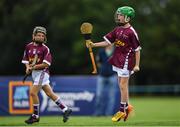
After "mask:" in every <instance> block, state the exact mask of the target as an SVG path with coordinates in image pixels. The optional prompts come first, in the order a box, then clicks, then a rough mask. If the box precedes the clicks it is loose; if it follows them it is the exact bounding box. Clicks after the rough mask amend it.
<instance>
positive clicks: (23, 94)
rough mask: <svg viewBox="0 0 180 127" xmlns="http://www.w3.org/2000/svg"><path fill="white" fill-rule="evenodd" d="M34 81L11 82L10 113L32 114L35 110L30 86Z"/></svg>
mask: <svg viewBox="0 0 180 127" xmlns="http://www.w3.org/2000/svg"><path fill="white" fill-rule="evenodd" d="M31 85H32V82H24V83H23V82H20V81H10V82H9V113H10V114H30V113H32V112H33V107H32V98H31V97H30V91H29V90H30V89H29V88H30V86H31Z"/></svg>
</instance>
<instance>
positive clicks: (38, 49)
mask: <svg viewBox="0 0 180 127" xmlns="http://www.w3.org/2000/svg"><path fill="white" fill-rule="evenodd" d="M35 54H37V55H38V59H37V62H36V64H41V63H43V62H44V63H46V64H48V65H49V66H50V65H51V62H52V57H51V53H50V50H49V48H48V47H47V46H46V45H45V44H42V45H35V44H34V43H33V42H31V43H29V44H27V45H26V47H25V51H24V56H23V59H22V63H24V64H32V62H33V60H34V57H35ZM44 71H46V72H49V70H48V68H45V69H44Z"/></svg>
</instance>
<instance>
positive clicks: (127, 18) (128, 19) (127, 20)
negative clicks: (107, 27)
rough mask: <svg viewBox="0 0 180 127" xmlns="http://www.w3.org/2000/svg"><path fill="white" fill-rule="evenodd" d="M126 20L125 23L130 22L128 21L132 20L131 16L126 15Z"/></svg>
mask: <svg viewBox="0 0 180 127" xmlns="http://www.w3.org/2000/svg"><path fill="white" fill-rule="evenodd" d="M124 21H125V24H126V23H128V22H129V21H130V18H129V17H127V15H125V17H124Z"/></svg>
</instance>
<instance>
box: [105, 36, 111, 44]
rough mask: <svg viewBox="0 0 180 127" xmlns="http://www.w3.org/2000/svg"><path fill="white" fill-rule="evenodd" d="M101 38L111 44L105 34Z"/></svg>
mask: <svg viewBox="0 0 180 127" xmlns="http://www.w3.org/2000/svg"><path fill="white" fill-rule="evenodd" d="M103 38H104V40H105V41H106V42H107V43H109V44H111V42H110V41H109V40H108V39H107V38H106V36H104V37H103Z"/></svg>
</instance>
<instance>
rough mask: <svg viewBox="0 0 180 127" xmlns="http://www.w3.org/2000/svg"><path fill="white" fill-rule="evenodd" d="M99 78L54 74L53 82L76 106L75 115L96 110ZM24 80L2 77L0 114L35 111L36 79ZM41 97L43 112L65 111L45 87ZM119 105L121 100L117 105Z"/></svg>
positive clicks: (63, 97)
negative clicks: (34, 88)
mask: <svg viewBox="0 0 180 127" xmlns="http://www.w3.org/2000/svg"><path fill="white" fill-rule="evenodd" d="M96 78H97V77H96V76H52V77H51V86H52V88H53V90H54V92H55V93H56V94H57V95H58V96H59V97H60V98H61V100H62V101H63V102H64V103H65V104H66V105H68V106H69V107H71V108H72V110H73V115H92V114H93V112H94V110H95V109H94V108H95V106H94V104H95V97H96V94H95V91H96ZM21 80H22V77H21V76H16V77H14V76H12V77H0V90H1V92H0V116H1V115H24V114H31V113H32V111H33V109H32V98H31V97H30V93H29V88H30V86H31V85H32V81H31V79H30V78H28V80H27V81H26V82H25V83H22V81H21ZM118 90H119V89H117V91H118ZM116 93H117V96H116V97H117V99H116V100H119V95H118V92H116ZM39 97H40V114H41V115H59V114H61V111H60V109H59V108H58V106H57V105H56V104H55V103H54V102H53V101H52V100H51V99H49V98H48V97H47V96H46V94H45V93H44V91H42V90H41V91H40V93H39ZM104 101H106V100H104ZM104 103H105V102H104ZM117 106H119V101H117V104H116V107H115V108H116V109H117Z"/></svg>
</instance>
